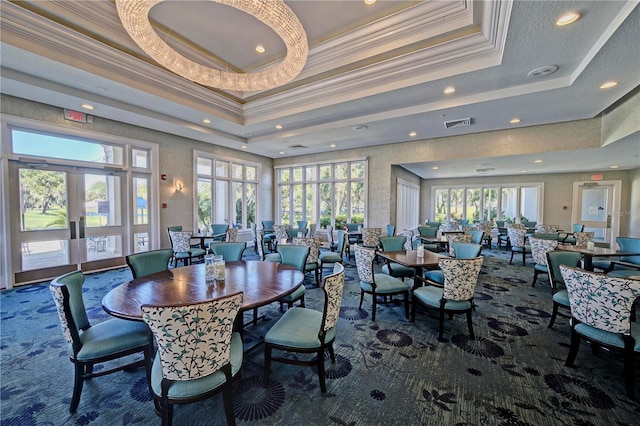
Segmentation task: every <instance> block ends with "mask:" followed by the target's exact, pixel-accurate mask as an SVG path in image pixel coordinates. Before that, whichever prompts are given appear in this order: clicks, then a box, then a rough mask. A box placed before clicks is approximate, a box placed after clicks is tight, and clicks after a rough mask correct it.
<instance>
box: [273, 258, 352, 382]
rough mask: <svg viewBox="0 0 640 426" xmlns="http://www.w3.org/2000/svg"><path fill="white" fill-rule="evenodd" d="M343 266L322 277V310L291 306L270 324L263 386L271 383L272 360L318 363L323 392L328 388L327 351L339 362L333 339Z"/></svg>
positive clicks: (340, 293)
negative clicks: (274, 353)
mask: <svg viewBox="0 0 640 426" xmlns="http://www.w3.org/2000/svg"><path fill="white" fill-rule="evenodd" d="M344 275H345V274H344V266H342V265H341V264H339V263H336V264H335V265H334V268H333V274H331V275H327V276H326V277H324V279H323V280H322V291H323V293H324V307H323V310H322V312H319V311H316V310H313V309H307V308H298V307H295V308H292V309H288V310H287V312H285V313H284V315H282V317H281V318H280V319H279V320H278V321H277V322H276V323H275V324H274V325H273V327H271V329H270V330H269V331H268V332H267V334H266V335H265V337H264V386H265V387H267V386H269V376H270V374H271V361H278V362H283V363H287V364H298V365H299V364H302V365H316V369H317V371H318V379H319V380H320V391H321V392H322V393H324V392H326V391H327V385H326V382H325V370H324V352H325V350H326V349H328V350H329V355H330V357H331V362H333V363H335V362H336V357H335V353H334V351H333V342H334V341H335V338H336V328H337V327H336V325H337V323H338V318H339V315H340V306H341V304H342V291H343V289H344ZM273 350H280V351H285V352H295V353H314V352H315V354H316V357H315V359H313V360H310V361H301V360H299V359H292V358H285V357H274V356H272V351H273Z"/></svg>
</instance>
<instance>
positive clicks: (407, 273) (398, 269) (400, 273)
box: [382, 263, 416, 278]
mask: <svg viewBox="0 0 640 426" xmlns="http://www.w3.org/2000/svg"><path fill="white" fill-rule="evenodd" d="M382 272H383V273H384V274H387V275H391V276H392V277H409V278H413V276H414V275H415V273H416V270H415V269H413V268H409V267H407V266H402V265H398V264H397V263H394V264H393V265H391V271H389V265H382Z"/></svg>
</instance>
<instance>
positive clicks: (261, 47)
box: [256, 44, 267, 53]
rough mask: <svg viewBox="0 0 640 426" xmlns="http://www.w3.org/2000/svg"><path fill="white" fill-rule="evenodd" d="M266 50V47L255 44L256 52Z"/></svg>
mask: <svg viewBox="0 0 640 426" xmlns="http://www.w3.org/2000/svg"><path fill="white" fill-rule="evenodd" d="M266 51H267V49H265V48H264V46H263V45H261V44H259V45H257V46H256V52H258V53H264V52H266Z"/></svg>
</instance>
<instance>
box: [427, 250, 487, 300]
mask: <svg viewBox="0 0 640 426" xmlns="http://www.w3.org/2000/svg"><path fill="white" fill-rule="evenodd" d="M483 260H484V258H483V257H474V258H473V259H457V258H456V259H453V258H444V259H440V260H439V261H438V266H440V269H441V270H442V275H443V276H444V289H443V293H442V297H444V298H445V299H448V300H470V299H472V298H473V293H474V292H475V290H476V284H477V283H478V276H479V275H480V269H481V268H482V261H483Z"/></svg>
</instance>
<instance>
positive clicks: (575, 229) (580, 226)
mask: <svg viewBox="0 0 640 426" xmlns="http://www.w3.org/2000/svg"><path fill="white" fill-rule="evenodd" d="M582 231H584V225H583V224H582V223H574V224H573V232H582Z"/></svg>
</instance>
